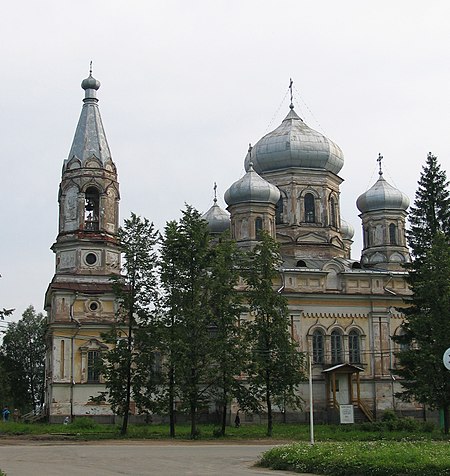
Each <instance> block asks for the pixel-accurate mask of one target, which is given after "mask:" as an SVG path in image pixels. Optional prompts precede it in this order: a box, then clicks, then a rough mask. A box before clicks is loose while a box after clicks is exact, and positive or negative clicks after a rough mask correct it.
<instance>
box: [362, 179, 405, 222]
mask: <svg viewBox="0 0 450 476" xmlns="http://www.w3.org/2000/svg"><path fill="white" fill-rule="evenodd" d="M356 206H357V207H358V210H359V211H360V212H361V213H365V212H371V211H375V210H403V211H406V210H407V208H408V207H409V198H408V197H407V196H406V195H405V194H404V193H403V192H401V191H400V190H398V189H396V188H394V187H393V186H392V185H390V184H389V183H388V182H386V180H384V178H383V174H382V173H381V172H380V178H379V179H378V180H377V181H376V182H375V184H374V185H373V186H372V187H371V188H369V190H367V192H364V193H363V194H362V195H360V196H359V197H358V200H357V201H356Z"/></svg>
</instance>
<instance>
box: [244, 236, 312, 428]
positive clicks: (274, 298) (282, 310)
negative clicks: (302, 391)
mask: <svg viewBox="0 0 450 476" xmlns="http://www.w3.org/2000/svg"><path fill="white" fill-rule="evenodd" d="M259 239H260V241H259V243H258V244H257V245H256V246H255V248H254V249H253V250H252V251H251V252H250V253H249V255H248V258H249V261H248V264H247V267H246V271H245V273H244V277H245V280H246V282H247V285H248V288H247V293H246V297H247V300H248V305H249V309H250V311H251V314H252V317H251V318H250V319H249V320H248V321H247V322H246V323H245V326H244V327H245V345H247V346H248V348H249V349H250V352H251V354H250V358H249V361H248V366H247V368H246V373H247V382H248V385H249V388H250V391H251V392H252V394H253V395H254V396H255V397H256V398H257V399H258V400H263V401H264V402H265V410H266V411H267V420H268V423H267V434H268V436H271V435H272V425H273V416H272V406H273V404H274V403H276V404H278V405H279V406H280V407H282V408H286V407H287V406H290V407H291V408H298V407H299V406H300V405H301V401H300V399H299V397H298V395H297V393H296V387H297V386H298V385H299V384H300V382H301V381H302V380H304V374H303V371H302V369H303V366H304V359H303V355H302V354H301V353H300V352H298V350H297V346H296V343H295V342H294V341H293V340H292V338H291V336H290V333H289V321H288V318H289V313H288V307H287V300H286V298H285V297H284V296H283V295H282V294H281V293H280V292H278V290H276V289H275V288H274V282H276V281H277V280H279V271H278V269H279V266H280V264H281V256H280V254H279V249H278V244H277V242H276V241H275V240H273V239H272V238H271V237H270V236H269V235H268V234H266V233H262V234H261V235H260V237H259ZM261 410H262V409H261V408H260V411H261Z"/></svg>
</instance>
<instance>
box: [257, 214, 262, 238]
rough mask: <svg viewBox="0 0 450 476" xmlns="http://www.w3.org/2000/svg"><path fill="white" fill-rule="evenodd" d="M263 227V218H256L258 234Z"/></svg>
mask: <svg viewBox="0 0 450 476" xmlns="http://www.w3.org/2000/svg"><path fill="white" fill-rule="evenodd" d="M262 229H263V221H262V218H260V217H258V218H257V219H256V220H255V232H256V236H258V234H259V232H260V231H262Z"/></svg>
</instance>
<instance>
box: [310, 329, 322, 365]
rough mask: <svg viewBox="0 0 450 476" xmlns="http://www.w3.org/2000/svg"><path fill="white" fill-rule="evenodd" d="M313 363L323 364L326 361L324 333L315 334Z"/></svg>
mask: <svg viewBox="0 0 450 476" xmlns="http://www.w3.org/2000/svg"><path fill="white" fill-rule="evenodd" d="M312 347H313V363H314V364H323V363H324V360H325V337H324V335H323V332H322V331H319V330H316V331H314V333H313V341H312Z"/></svg>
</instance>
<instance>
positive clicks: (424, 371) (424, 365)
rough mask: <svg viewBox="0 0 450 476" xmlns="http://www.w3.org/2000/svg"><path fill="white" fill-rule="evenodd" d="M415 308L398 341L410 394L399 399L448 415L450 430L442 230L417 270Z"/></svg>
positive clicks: (447, 285)
mask: <svg viewBox="0 0 450 476" xmlns="http://www.w3.org/2000/svg"><path fill="white" fill-rule="evenodd" d="M411 290H412V291H413V293H414V294H413V297H412V302H410V304H412V305H411V306H410V307H408V308H406V309H402V311H403V312H404V313H405V314H406V321H405V323H404V324H403V334H401V335H399V336H397V337H396V338H395V340H396V341H397V342H398V343H399V344H400V345H401V348H402V350H401V351H400V352H399V353H398V354H397V357H398V364H399V366H398V370H397V373H398V375H399V376H401V377H403V379H404V380H403V381H402V385H403V387H404V391H403V392H401V393H400V394H399V395H398V396H400V397H401V398H402V399H404V400H407V401H410V400H412V399H415V400H417V401H419V402H420V403H423V404H427V405H429V406H430V407H431V408H438V409H440V410H442V411H443V413H444V431H445V433H448V432H449V407H450V371H449V370H447V369H446V368H445V367H444V365H443V362H442V357H443V354H444V352H445V350H446V349H447V348H448V347H449V346H450V339H449V336H450V243H449V237H446V236H445V235H444V234H443V233H442V232H438V233H437V234H436V235H435V237H434V240H433V243H432V245H431V248H430V249H429V250H428V251H426V252H425V254H424V256H423V257H422V263H421V265H420V267H418V268H417V269H416V270H415V271H414V279H413V280H412V284H411Z"/></svg>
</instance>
